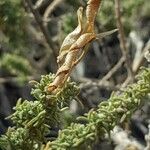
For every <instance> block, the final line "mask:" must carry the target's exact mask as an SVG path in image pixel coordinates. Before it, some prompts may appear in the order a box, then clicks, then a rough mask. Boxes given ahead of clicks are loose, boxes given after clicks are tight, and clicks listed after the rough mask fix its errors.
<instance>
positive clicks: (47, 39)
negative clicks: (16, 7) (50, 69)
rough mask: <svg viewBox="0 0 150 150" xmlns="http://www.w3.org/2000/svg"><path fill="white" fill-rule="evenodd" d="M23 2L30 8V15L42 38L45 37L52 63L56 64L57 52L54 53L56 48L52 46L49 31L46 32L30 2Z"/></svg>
mask: <svg viewBox="0 0 150 150" xmlns="http://www.w3.org/2000/svg"><path fill="white" fill-rule="evenodd" d="M25 1H26V3H27V4H28V7H29V8H30V10H31V12H32V14H33V15H34V17H35V20H36V22H37V23H38V25H39V27H40V29H41V31H42V33H43V34H44V37H45V39H46V42H47V43H48V45H49V47H50V49H51V53H52V55H53V57H54V61H55V64H56V59H57V52H56V48H55V46H54V42H53V41H52V39H51V37H50V34H49V31H48V29H47V28H45V27H44V25H43V22H42V20H41V17H40V14H39V12H38V11H37V10H36V9H34V8H33V4H32V2H31V0H25Z"/></svg>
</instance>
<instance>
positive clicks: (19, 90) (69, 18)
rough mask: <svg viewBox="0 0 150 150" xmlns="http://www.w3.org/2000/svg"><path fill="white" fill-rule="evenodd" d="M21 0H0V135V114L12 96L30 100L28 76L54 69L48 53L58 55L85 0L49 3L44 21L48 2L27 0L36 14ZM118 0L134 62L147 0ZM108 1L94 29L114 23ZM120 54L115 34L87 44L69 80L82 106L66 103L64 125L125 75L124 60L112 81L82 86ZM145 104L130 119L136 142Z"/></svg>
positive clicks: (145, 28) (145, 36) (148, 14)
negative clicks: (75, 84)
mask: <svg viewBox="0 0 150 150" xmlns="http://www.w3.org/2000/svg"><path fill="white" fill-rule="evenodd" d="M27 1H28V0H1V1H0V134H2V133H4V132H5V131H6V128H7V127H8V126H9V125H11V122H9V121H8V120H4V118H5V117H6V116H8V115H10V114H11V113H12V107H13V106H14V105H15V104H16V101H17V99H18V98H20V97H22V98H24V99H31V96H30V90H31V86H30V85H29V84H28V81H29V80H32V79H35V80H39V78H40V75H44V74H48V73H49V72H53V73H54V72H55V71H56V63H54V60H55V59H56V58H54V56H55V55H52V52H53V53H55V54H58V52H59V48H60V46H61V43H62V41H63V39H64V37H65V36H66V35H67V34H68V33H69V32H71V31H72V30H73V29H74V28H75V27H76V25H77V16H76V11H77V9H78V7H79V6H85V5H86V2H87V0H80V1H79V0H78V1H77V0H64V1H62V2H61V3H60V4H59V5H57V6H56V7H55V8H53V10H52V12H51V13H50V14H49V16H48V18H47V19H48V20H43V19H42V17H43V16H44V13H45V10H46V9H47V7H48V6H49V5H51V4H52V3H53V2H54V1H52V0H43V1H42V0H39V1H38V2H40V1H41V2H42V3H41V4H40V5H38V4H39V3H38V2H37V1H36V0H31V2H32V8H33V10H36V11H35V14H36V15H35V14H34V13H33V12H32V9H31V8H30V6H29V5H28V3H27ZM121 4H122V6H121V13H122V22H123V27H124V31H125V36H126V45H127V47H128V49H129V54H130V57H131V60H132V67H134V66H136V64H137V62H138V59H139V57H140V54H141V51H142V50H143V49H144V47H145V46H146V45H147V43H148V42H149V40H150V28H149V27H150V5H149V0H144V1H143V0H136V1H133V0H130V1H127V0H122V1H121ZM114 5H115V4H114V0H103V2H102V6H101V10H100V11H99V14H98V17H97V20H96V30H97V32H104V31H108V30H112V29H115V28H117V27H116V17H115V7H114ZM34 6H37V8H36V7H34ZM37 16H38V17H37ZM36 17H37V18H36ZM38 21H39V22H38ZM41 22H42V23H41ZM45 22H46V26H45V25H44V24H45ZM40 23H41V24H42V27H44V28H45V30H46V31H47V33H48V37H47V36H46V34H45V33H43V32H44V31H43V30H42V27H41V26H40ZM47 39H49V42H47ZM120 57H121V51H120V47H119V40H118V34H117V33H114V34H112V35H110V36H108V37H105V38H104V39H102V40H97V41H95V42H93V43H92V45H91V46H90V50H89V52H88V54H87V56H86V57H85V58H84V60H83V61H82V62H81V63H80V64H79V65H78V66H77V68H76V70H75V71H74V72H73V74H72V78H73V80H75V81H77V82H78V83H80V85H81V93H80V95H79V97H80V99H81V101H82V103H83V104H84V106H85V107H84V109H83V108H82V107H81V105H79V104H76V103H75V102H74V101H73V102H72V103H71V105H70V110H71V115H68V113H66V120H65V121H64V124H69V123H70V122H71V121H70V120H73V116H76V115H78V114H82V113H83V112H86V111H88V110H89V109H90V108H93V107H96V106H97V104H98V103H99V102H100V101H101V100H105V99H107V98H108V97H109V96H110V93H111V92H112V91H113V90H115V87H116V85H120V84H121V83H123V81H124V80H125V78H126V76H127V72H126V69H125V66H124V64H123V65H122V67H121V68H120V69H118V71H117V72H116V73H115V74H114V75H113V76H112V77H111V78H110V79H109V80H108V81H109V85H112V86H108V87H105V86H104V87H103V86H94V85H93V86H88V85H86V86H85V85H84V82H85V81H86V80H88V79H92V80H100V79H101V78H102V77H103V76H104V75H105V74H106V73H107V72H108V71H109V70H110V69H111V68H112V67H113V66H114V65H115V64H116V63H117V62H118V60H119V58H120ZM141 65H145V66H148V64H147V62H146V61H145V60H143V61H142V62H141V64H140V66H141ZM110 87H112V88H110ZM113 87H114V88H113ZM149 108H150V107H149V104H147V103H146V105H145V106H144V107H143V109H144V111H145V115H141V114H140V115H141V118H140V120H139V119H138V117H137V116H139V113H137V114H136V115H135V116H133V118H132V120H131V130H132V131H133V134H134V133H135V135H134V136H135V137H136V138H139V139H140V140H141V141H142V142H143V141H144V135H145V134H146V132H147V125H148V123H149V119H150V117H149V115H150V112H149V110H150V109H149ZM141 126H142V127H141ZM132 128H133V129H132Z"/></svg>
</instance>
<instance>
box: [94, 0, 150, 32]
mask: <svg viewBox="0 0 150 150" xmlns="http://www.w3.org/2000/svg"><path fill="white" fill-rule="evenodd" d="M147 4H148V0H145V1H144V2H143V0H136V1H126V0H122V1H121V6H122V21H123V25H124V28H125V31H126V32H129V31H130V30H131V28H132V27H135V26H136V23H137V21H136V20H137V18H139V17H141V16H142V12H143V11H144V10H145V7H147ZM114 5H115V2H114V0H113V1H112V0H106V1H103V3H102V8H101V11H100V13H99V15H98V17H97V18H98V20H99V21H100V23H101V25H102V26H103V27H104V28H107V29H112V28H115V27H116V21H115V20H116V18H115V8H114ZM139 12H141V13H140V14H139ZM145 15H146V13H145ZM148 15H149V14H148Z"/></svg>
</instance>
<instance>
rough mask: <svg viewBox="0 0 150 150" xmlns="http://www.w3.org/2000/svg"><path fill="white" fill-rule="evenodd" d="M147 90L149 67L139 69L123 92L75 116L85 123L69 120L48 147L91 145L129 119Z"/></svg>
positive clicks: (83, 146) (62, 148) (149, 86)
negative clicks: (68, 123) (135, 81)
mask: <svg viewBox="0 0 150 150" xmlns="http://www.w3.org/2000/svg"><path fill="white" fill-rule="evenodd" d="M149 93H150V68H148V69H143V71H142V72H141V73H140V74H139V76H138V82H137V83H135V84H132V85H130V86H128V87H127V89H126V90H125V91H124V92H123V93H114V94H112V95H111V97H110V98H109V100H108V101H106V102H102V103H100V104H99V106H98V109H97V110H91V111H90V112H89V113H87V114H85V116H84V117H79V118H78V119H80V120H82V121H86V122H87V123H86V124H85V125H83V124H78V123H72V124H71V126H69V127H68V128H66V129H64V130H62V131H60V132H59V136H58V138H57V139H56V140H55V141H53V142H51V145H50V147H51V149H54V150H56V149H57V150H67V149H68V150H71V149H78V150H79V149H83V148H87V147H88V146H89V147H90V146H92V143H94V141H96V140H97V139H98V138H102V137H104V135H105V134H106V133H110V131H111V130H112V129H113V128H114V126H115V125H117V124H118V123H120V122H123V121H124V120H125V119H127V118H130V116H131V115H132V113H133V112H134V111H135V110H136V109H137V108H138V107H139V106H140V105H141V104H142V102H143V100H144V97H145V96H147V94H149Z"/></svg>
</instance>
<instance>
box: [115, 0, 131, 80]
mask: <svg viewBox="0 0 150 150" xmlns="http://www.w3.org/2000/svg"><path fill="white" fill-rule="evenodd" d="M115 13H116V19H117V27H118V30H119V41H120V48H121V51H122V55H123V57H125V65H126V69H127V72H128V78H129V79H127V80H130V81H132V80H133V77H134V75H133V71H132V67H131V61H130V58H129V53H128V49H127V47H126V40H125V34H124V29H123V25H122V21H121V11H120V0H115Z"/></svg>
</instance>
